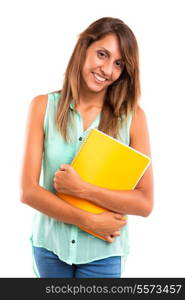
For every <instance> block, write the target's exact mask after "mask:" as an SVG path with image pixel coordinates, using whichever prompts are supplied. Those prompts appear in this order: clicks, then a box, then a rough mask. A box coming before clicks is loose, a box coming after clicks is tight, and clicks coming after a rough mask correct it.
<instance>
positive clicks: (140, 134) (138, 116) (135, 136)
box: [130, 106, 149, 151]
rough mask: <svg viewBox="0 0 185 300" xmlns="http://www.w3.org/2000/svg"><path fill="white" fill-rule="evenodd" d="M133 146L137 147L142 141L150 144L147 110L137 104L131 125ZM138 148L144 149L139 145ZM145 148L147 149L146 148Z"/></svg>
mask: <svg viewBox="0 0 185 300" xmlns="http://www.w3.org/2000/svg"><path fill="white" fill-rule="evenodd" d="M130 138H131V146H133V147H135V146H136V148H137V146H138V145H140V144H141V143H143V144H149V132H148V122H147V117H146V114H145V111H144V110H143V108H142V107H140V106H137V108H136V110H135V113H134V114H133V118H132V122H131V127H130ZM138 150H140V151H142V147H141V149H140V148H139V146H138ZM144 150H145V149H144Z"/></svg>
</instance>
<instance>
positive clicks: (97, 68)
mask: <svg viewBox="0 0 185 300" xmlns="http://www.w3.org/2000/svg"><path fill="white" fill-rule="evenodd" d="M139 97H140V80H139V58H138V46H137V41H136V38H135V36H134V34H133V32H132V31H131V29H130V28H129V27H128V26H127V25H126V24H125V23H124V22H123V21H122V20H120V19H116V18H109V17H106V18H101V19H99V20H97V21H95V22H94V23H92V24H91V25H90V26H89V27H88V28H87V29H86V30H85V31H84V32H82V33H81V34H80V36H79V39H78V41H77V44H76V46H75V49H74V51H73V53H72V56H71V58H70V60H69V63H68V66H67V69H66V73H65V78H64V82H63V87H62V90H60V91H57V92H52V93H49V94H46V95H39V96H37V97H35V98H34V99H33V100H32V101H31V104H30V108H29V114H28V124H27V132H26V146H25V155H24V160H23V167H22V175H21V191H22V192H21V201H22V202H23V203H26V204H27V205H30V206H31V207H33V208H34V209H35V210H36V213H35V217H34V221H33V233H32V236H31V242H32V249H33V258H34V259H33V261H34V269H35V271H36V274H37V276H38V277H61V278H62V277H65V278H69V277H76V278H77V277H112V278H113V277H122V272H123V266H124V262H125V259H126V257H127V254H128V252H129V247H128V229H127V224H126V221H125V219H124V218H123V216H124V215H129V214H130V215H139V216H145V217H146V216H148V215H149V213H150V212H151V210H152V205H153V179H152V167H151V165H150V167H149V168H148V169H147V171H146V172H145V174H144V175H143V177H142V178H141V180H140V181H139V183H138V184H137V186H136V188H135V189H134V190H123V191H116V190H109V189H105V188H100V187H97V186H94V185H91V184H89V183H87V182H84V181H83V180H82V179H81V178H80V176H79V175H78V174H77V173H76V171H75V170H74V169H73V168H72V166H70V163H71V161H72V159H73V157H74V156H75V154H76V152H77V151H78V148H79V147H80V145H81V143H82V142H83V140H84V138H85V137H86V135H87V134H88V132H89V130H90V129H91V128H98V129H99V130H101V131H103V132H105V133H106V134H108V135H110V136H112V137H114V138H117V139H119V140H120V141H121V142H124V143H125V144H127V145H130V146H131V147H133V148H135V149H137V150H139V151H141V152H143V153H145V154H146V155H148V156H151V153H150V144H149V134H148V129H147V121H146V117H145V113H144V111H143V109H142V108H141V107H140V106H139ZM105 151H106V149H105ZM42 163H43V169H42V170H43V183H42V184H41V185H40V182H39V181H40V173H41V167H42ZM56 191H58V192H62V193H66V194H70V195H75V196H78V197H81V198H83V199H87V200H89V201H91V202H92V203H95V204H97V205H100V206H102V207H105V208H106V209H108V210H109V211H107V212H104V213H101V214H92V213H89V212H85V211H82V210H81V209H78V208H75V207H72V206H71V205H69V204H68V203H66V202H65V201H63V200H62V199H60V198H58V197H57V196H56ZM78 226H82V227H84V228H87V229H90V230H92V231H94V232H96V233H98V234H101V235H103V236H104V237H105V239H106V241H104V240H102V239H99V238H97V237H94V236H93V235H91V234H88V233H87V232H85V231H82V230H81V229H79V227H78Z"/></svg>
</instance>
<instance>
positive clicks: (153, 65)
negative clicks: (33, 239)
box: [0, 0, 185, 277]
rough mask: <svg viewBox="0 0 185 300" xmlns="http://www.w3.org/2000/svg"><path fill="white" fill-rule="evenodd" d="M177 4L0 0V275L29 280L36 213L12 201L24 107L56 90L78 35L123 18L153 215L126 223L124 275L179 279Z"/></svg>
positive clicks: (180, 68)
mask: <svg viewBox="0 0 185 300" xmlns="http://www.w3.org/2000/svg"><path fill="white" fill-rule="evenodd" d="M183 2H184V1H180V0H177V1H169V0H168V1H165V0H163V1H157V0H155V1H148V0H140V1H137V0H136V1H134V0H128V1H124V0H120V1H119V0H114V1H108V0H106V1H105V0H101V1H99V0H92V1H82V0H81V1H80V0H78V1H71V0H68V1H62V0H50V1H49V0H37V1H35V0H32V1H23V0H22V1H20V0H17V1H13V0H12V1H10V0H6V1H1V4H0V30H1V33H0V39H1V42H0V43H1V47H0V51H1V54H0V89H1V90H0V100H1V101H0V103H1V104H0V105H1V113H0V116H1V117H0V122H1V124H0V129H1V147H0V151H1V153H0V159H1V161H0V174H1V180H0V182H1V206H0V207H1V208H0V237H1V238H0V241H1V244H0V277H34V274H33V271H32V261H31V248H30V242H29V236H30V233H31V222H32V216H33V212H34V210H33V209H32V208H31V207H29V206H26V205H24V204H22V203H20V199H19V197H20V196H19V176H20V169H21V162H22V155H23V147H24V134H25V125H26V117H27V110H28V105H29V103H30V101H31V100H32V98H33V97H35V96H36V95H39V94H42V93H43V94H45V93H48V92H51V91H54V90H58V89H60V88H61V85H62V80H63V74H64V71H65V67H66V65H67V62H68V59H69V57H70V55H71V52H72V50H73V48H74V46H75V43H76V41H77V37H78V34H79V33H80V32H81V31H83V30H84V29H85V28H86V27H87V26H88V25H90V23H92V22H93V21H95V20H97V19H99V18H101V17H105V16H111V17H117V18H120V19H122V20H123V21H124V22H125V23H126V24H128V25H129V26H130V28H131V29H132V30H133V32H134V33H135V35H136V38H137V40H138V44H139V49H140V67H141V84H142V99H141V106H142V108H143V109H144V111H145V113H146V116H147V120H148V127H149V133H150V141H151V148H152V159H153V170H154V185H155V205H154V210H153V212H152V214H151V215H150V216H149V217H148V218H143V217H136V216H130V217H129V220H130V222H129V223H130V225H129V227H130V247H131V249H130V250H131V252H130V255H129V258H128V260H127V264H126V269H125V273H124V276H126V277H180V276H181V277H183V276H185V263H184V253H185V246H184V228H185V224H184V223H185V222H184V219H185V218H184V214H185V212H184V209H185V205H184V201H185V197H184V180H185V176H184V169H185V159H184V153H185V147H184V137H185V135H184V128H185V126H184V119H185V113H184V111H185V104H184V101H185V97H184V96H185V92H184V69H185V60H184V55H185V43H184V35H185V34H184V28H185V22H184V21H183V19H184V12H183V11H184V10H183Z"/></svg>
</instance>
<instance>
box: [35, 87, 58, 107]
mask: <svg viewBox="0 0 185 300" xmlns="http://www.w3.org/2000/svg"><path fill="white" fill-rule="evenodd" d="M56 94H57V95H60V94H61V91H60V90H59V91H53V92H49V93H47V94H41V95H37V96H35V97H34V98H33V99H32V101H31V106H34V107H35V108H37V109H43V110H44V111H45V109H46V106H47V103H48V99H49V97H50V95H56Z"/></svg>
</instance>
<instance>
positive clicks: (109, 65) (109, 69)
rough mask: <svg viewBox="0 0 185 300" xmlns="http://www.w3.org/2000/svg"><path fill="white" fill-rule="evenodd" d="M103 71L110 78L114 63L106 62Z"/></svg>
mask: <svg viewBox="0 0 185 300" xmlns="http://www.w3.org/2000/svg"><path fill="white" fill-rule="evenodd" d="M101 70H102V73H103V75H104V76H105V77H106V78H108V79H109V78H110V77H111V75H112V70H113V65H112V63H108V62H107V63H104V64H103V65H102V67H101Z"/></svg>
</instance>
